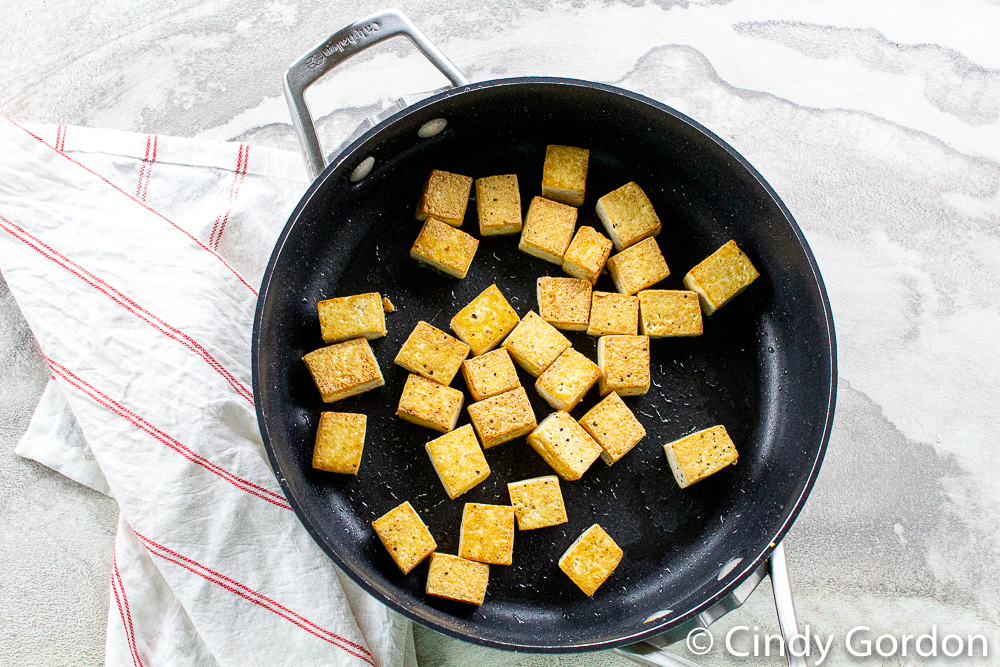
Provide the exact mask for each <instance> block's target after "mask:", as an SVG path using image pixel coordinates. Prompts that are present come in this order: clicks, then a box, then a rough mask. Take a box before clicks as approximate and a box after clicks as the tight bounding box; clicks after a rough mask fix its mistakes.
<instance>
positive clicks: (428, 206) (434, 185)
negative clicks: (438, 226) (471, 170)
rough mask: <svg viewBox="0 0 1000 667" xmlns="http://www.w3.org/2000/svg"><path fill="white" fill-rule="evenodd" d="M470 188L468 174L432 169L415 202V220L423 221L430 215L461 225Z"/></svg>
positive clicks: (451, 223) (457, 225)
mask: <svg viewBox="0 0 1000 667" xmlns="http://www.w3.org/2000/svg"><path fill="white" fill-rule="evenodd" d="M471 190H472V179H471V178H469V177H468V176H462V175H460V174H452V173H450V172H447V171H441V170H440V169H435V170H433V171H432V172H431V175H430V176H428V177H427V182H426V183H424V191H423V192H421V193H420V201H418V202H417V220H420V221H424V220H426V219H427V218H428V217H431V218H437V219H438V220H440V221H441V222H447V223H448V224H449V225H454V226H455V227H461V226H462V219H463V218H465V207H466V206H468V204H469V192H470V191H471Z"/></svg>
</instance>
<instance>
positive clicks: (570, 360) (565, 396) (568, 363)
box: [535, 341, 601, 412]
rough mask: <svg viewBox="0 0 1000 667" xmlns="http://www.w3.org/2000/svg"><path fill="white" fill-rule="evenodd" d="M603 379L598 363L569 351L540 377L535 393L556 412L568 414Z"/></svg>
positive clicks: (560, 356)
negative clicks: (560, 411)
mask: <svg viewBox="0 0 1000 667" xmlns="http://www.w3.org/2000/svg"><path fill="white" fill-rule="evenodd" d="M598 343H600V341H598ZM600 378H601V369H600V367H599V366H598V365H597V364H595V363H594V362H593V361H591V360H590V359H588V358H587V357H585V356H583V355H582V354H580V353H579V352H577V351H576V350H574V349H573V348H569V349H568V350H566V351H565V352H563V353H562V354H560V355H559V357H558V358H557V359H556V360H555V361H553V362H552V365H551V366H549V367H548V368H546V369H545V372H543V373H542V374H541V375H539V376H538V379H537V380H536V381H535V390H537V391H538V393H539V395H541V397H542V398H544V399H545V401H546V402H547V403H548V404H549V405H551V406H552V407H553V408H555V409H556V410H565V411H567V412H569V411H570V410H572V409H573V408H575V407H576V406H577V404H578V403H579V402H580V401H582V400H583V397H584V396H586V395H587V392H588V391H590V388H591V387H593V386H594V385H595V384H596V383H597V381H598V380H599V379H600Z"/></svg>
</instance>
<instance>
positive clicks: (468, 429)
mask: <svg viewBox="0 0 1000 667" xmlns="http://www.w3.org/2000/svg"><path fill="white" fill-rule="evenodd" d="M424 448H425V449H426V450H427V455H428V456H430V457H431V465H433V466H434V472H436V473H437V476H438V479H440V480H441V484H443V485H444V490H445V492H446V493H447V494H448V497H449V498H451V499H455V498H457V497H459V496H460V495H462V494H463V493H465V492H466V491H468V490H469V489H471V488H472V487H474V486H475V485H476V484H479V483H480V482H481V481H483V480H484V479H486V478H487V477H489V476H490V466H489V464H487V463H486V457H485V456H483V450H482V448H481V447H480V446H479V441H478V440H476V434H475V432H473V430H472V426H470V425H469V424H466V425H465V426H463V427H461V428H457V429H455V430H454V431H452V432H451V433H446V434H444V435H442V436H441V437H440V438H435V439H434V440H431V441H430V442H428V443H427V444H426V445H424Z"/></svg>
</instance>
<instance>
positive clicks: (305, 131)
mask: <svg viewBox="0 0 1000 667" xmlns="http://www.w3.org/2000/svg"><path fill="white" fill-rule="evenodd" d="M400 35H402V36H404V37H407V38H408V39H409V40H410V41H411V42H412V43H413V45H414V46H416V47H417V48H418V49H419V50H420V52H421V53H423V54H424V56H426V58H427V59H428V60H430V61H431V63H432V64H433V65H434V66H435V67H437V68H438V69H439V70H441V73H442V74H444V75H445V76H446V77H448V80H449V81H451V83H452V85H453V86H464V85H466V84H467V83H469V80H468V79H466V78H465V76H464V75H463V74H462V73H461V72H460V71H458V68H457V67H455V65H454V64H453V63H452V62H451V61H450V60H448V58H447V57H446V56H445V55H444V54H443V53H441V51H439V50H438V48H437V47H436V46H434V44H432V43H431V41H430V40H429V39H427V37H426V36H425V35H424V33H422V32H421V31H420V29H419V28H418V27H417V26H415V25H414V24H413V22H412V21H410V19H408V18H406V16H404V15H403V13H402V12H401V11H399V10H398V9H389V10H386V11H384V12H379V13H378V14H372V15H371V16H369V17H368V18H364V19H361V20H360V21H358V22H357V23H354V24H352V25H349V26H347V27H346V28H343V29H341V30H340V31H338V32H336V33H334V34H333V35H331V36H330V37H329V38H327V39H326V41H324V42H323V43H322V44H319V45H318V46H316V47H315V48H313V49H311V50H310V51H309V52H308V53H306V54H305V55H304V56H302V57H301V58H299V59H298V60H297V61H296V62H295V64H293V65H292V66H291V67H289V68H288V71H287V72H285V100H286V101H287V102H288V110H289V111H290V112H291V114H292V123H293V124H294V125H295V131H296V133H297V134H298V135H299V143H300V144H301V146H302V151H303V153H304V154H305V159H306V168H307V169H308V170H309V173H310V174H311V175H312V177H313V178H316V177H317V176H318V175H319V173H320V172H321V171H323V168H324V167H326V160H325V159H324V158H323V149H322V148H321V147H320V145H319V138H318V137H317V136H316V127H315V125H313V118H312V115H311V114H310V113H309V108H308V107H307V106H306V101H305V97H304V96H305V92H306V88H308V87H309V86H311V85H312V84H313V83H315V82H316V80H317V79H319V78H320V77H321V76H323V75H324V74H326V73H327V72H329V71H330V70H331V69H333V68H334V67H336V66H337V65H339V64H340V63H342V62H344V61H345V60H347V59H348V58H350V57H351V56H353V55H354V54H356V53H360V52H361V51H364V50H365V49H367V48H368V47H369V46H372V45H373V44H377V43H379V42H381V41H383V40H386V39H390V38H392V37H397V36H400Z"/></svg>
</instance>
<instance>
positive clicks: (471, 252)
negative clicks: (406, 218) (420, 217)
mask: <svg viewBox="0 0 1000 667" xmlns="http://www.w3.org/2000/svg"><path fill="white" fill-rule="evenodd" d="M478 247H479V240H478V239H476V238H473V237H472V236H469V235H468V234H466V233H465V232H463V231H462V230H461V229H455V228H454V227H452V226H451V225H447V224H445V223H443V222H441V221H440V220H438V219H437V218H427V222H425V223H424V226H423V227H422V228H421V229H420V234H418V235H417V240H416V241H414V242H413V247H412V248H410V257H412V258H413V259H415V260H417V261H418V262H423V263H424V264H426V265H428V266H430V267H431V268H434V269H437V270H438V271H441V272H442V273H447V274H448V275H449V276H454V277H455V278H464V277H465V275H466V274H467V273H468V272H469V266H471V265H472V258H473V257H475V256H476V248H478Z"/></svg>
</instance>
